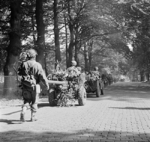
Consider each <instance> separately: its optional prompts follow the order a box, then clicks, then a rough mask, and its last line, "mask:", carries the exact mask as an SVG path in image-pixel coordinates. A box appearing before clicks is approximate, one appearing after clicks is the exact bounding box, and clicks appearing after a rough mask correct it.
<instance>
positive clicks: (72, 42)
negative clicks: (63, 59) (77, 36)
mask: <svg viewBox="0 0 150 142" xmlns="http://www.w3.org/2000/svg"><path fill="white" fill-rule="evenodd" d="M70 3H71V1H68V18H69V21H68V24H69V31H70V43H69V47H68V51H67V52H68V64H67V67H69V66H71V61H72V59H73V47H74V27H73V26H74V25H73V19H72V17H71V11H70Z"/></svg>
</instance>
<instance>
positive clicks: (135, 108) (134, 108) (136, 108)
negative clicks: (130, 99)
mask: <svg viewBox="0 0 150 142" xmlns="http://www.w3.org/2000/svg"><path fill="white" fill-rule="evenodd" d="M109 108H112V109H128V110H130V109H131V110H150V108H138V107H109Z"/></svg>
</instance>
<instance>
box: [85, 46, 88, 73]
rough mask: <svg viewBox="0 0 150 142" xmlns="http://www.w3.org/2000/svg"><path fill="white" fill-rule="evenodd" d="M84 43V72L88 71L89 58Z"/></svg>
mask: <svg viewBox="0 0 150 142" xmlns="http://www.w3.org/2000/svg"><path fill="white" fill-rule="evenodd" d="M87 48H88V47H87V45H86V43H85V44H84V60H85V71H89V56H88V49H87Z"/></svg>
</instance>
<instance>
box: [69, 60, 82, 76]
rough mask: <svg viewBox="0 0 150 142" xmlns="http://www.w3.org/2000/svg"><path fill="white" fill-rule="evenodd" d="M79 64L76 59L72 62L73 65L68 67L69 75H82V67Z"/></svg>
mask: <svg viewBox="0 0 150 142" xmlns="http://www.w3.org/2000/svg"><path fill="white" fill-rule="evenodd" d="M76 66H77V62H76V61H72V62H71V67H69V68H68V69H67V74H68V76H69V77H76V76H79V75H80V69H79V68H78V67H76Z"/></svg>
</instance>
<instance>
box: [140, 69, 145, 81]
mask: <svg viewBox="0 0 150 142" xmlns="http://www.w3.org/2000/svg"><path fill="white" fill-rule="evenodd" d="M140 77H141V81H144V79H145V76H144V71H140Z"/></svg>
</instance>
